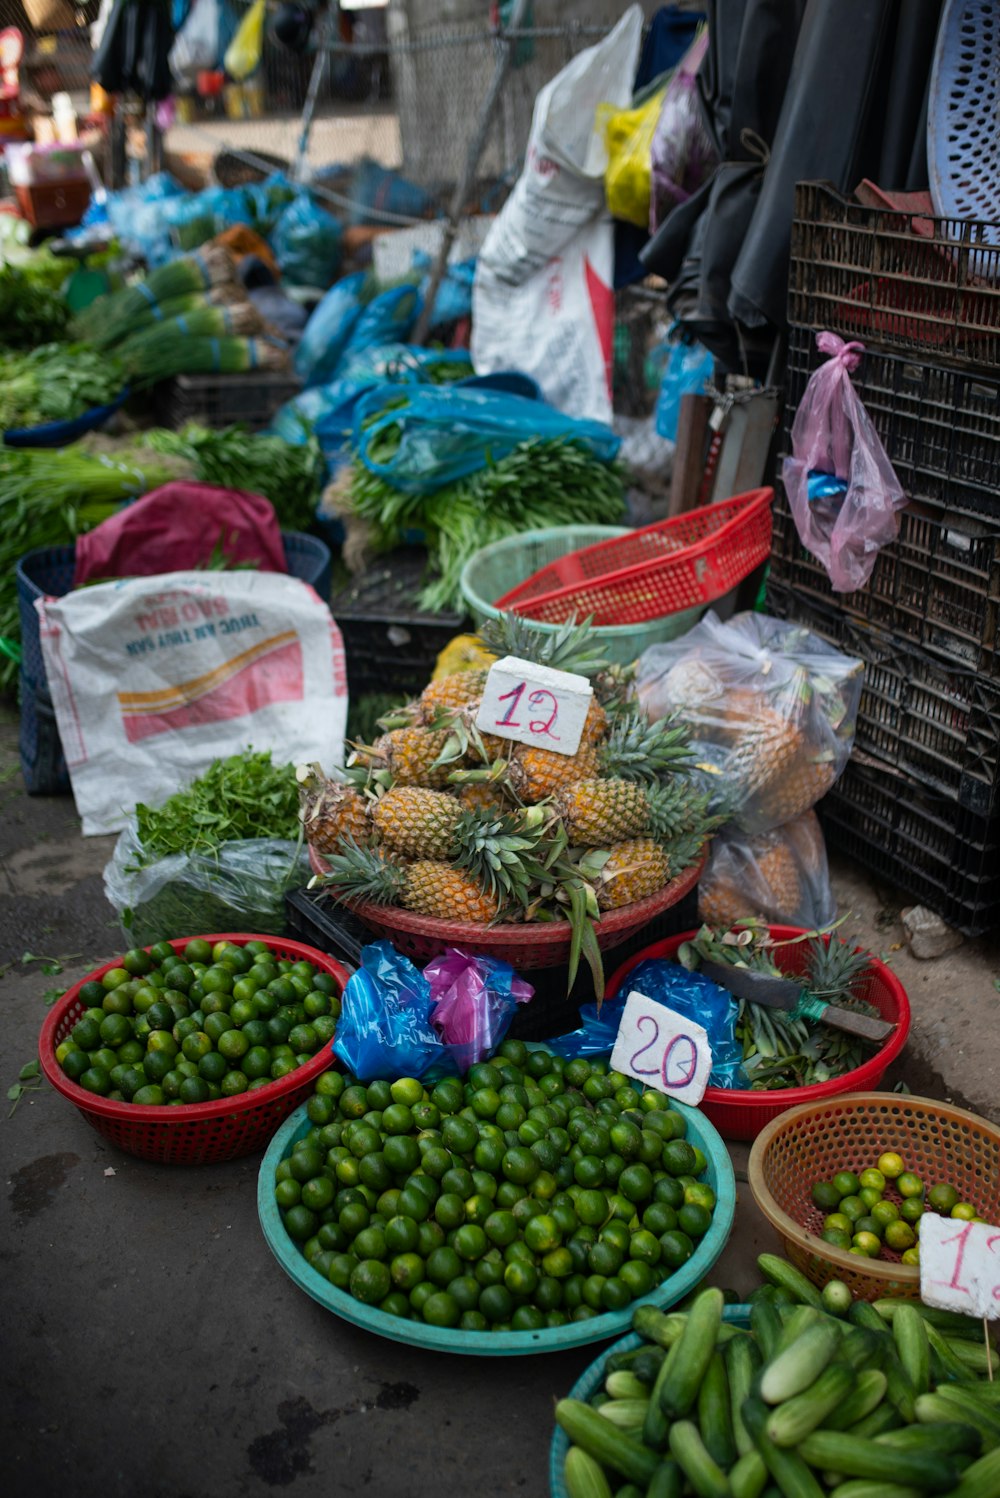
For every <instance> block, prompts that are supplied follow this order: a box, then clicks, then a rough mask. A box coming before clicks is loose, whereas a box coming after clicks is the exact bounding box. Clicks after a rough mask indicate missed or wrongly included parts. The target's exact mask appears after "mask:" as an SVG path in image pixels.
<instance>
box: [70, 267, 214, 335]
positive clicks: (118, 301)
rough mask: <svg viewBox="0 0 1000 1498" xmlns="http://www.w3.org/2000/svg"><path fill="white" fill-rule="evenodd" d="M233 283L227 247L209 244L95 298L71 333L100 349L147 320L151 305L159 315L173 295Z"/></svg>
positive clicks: (196, 292) (198, 291)
mask: <svg viewBox="0 0 1000 1498" xmlns="http://www.w3.org/2000/svg"><path fill="white" fill-rule="evenodd" d="M237 284H238V283H237V279H236V267H235V263H234V261H233V258H232V256H231V255H230V254H229V252H228V250H224V249H222V248H221V247H220V246H218V245H209V246H207V248H206V249H204V250H199V251H197V252H196V253H195V254H193V255H185V256H182V257H181V258H180V259H178V260H171V261H170V262H169V264H167V265H161V266H160V267H159V268H158V269H157V270H154V271H150V273H149V275H148V276H147V277H146V279H145V281H141V282H138V283H137V284H136V285H134V286H127V287H125V289H124V290H122V291H115V292H112V293H111V294H110V295H108V296H102V297H98V298H97V300H96V301H95V302H92V303H91V305H90V306H89V307H88V308H86V310H85V311H83V312H82V313H81V314H80V316H79V317H78V318H77V320H76V323H75V325H74V332H75V333H76V334H78V335H79V336H80V337H83V338H87V339H89V340H90V341H92V342H94V343H96V344H99V346H100V347H102V348H112V347H114V346H115V345H116V344H117V343H119V342H120V341H121V340H122V339H124V338H126V337H127V336H128V335H129V334H130V333H131V332H133V331H134V330H135V329H136V327H139V326H143V325H144V324H145V323H146V322H147V321H148V318H149V312H150V309H151V308H152V309H154V311H155V310H156V309H159V310H160V313H161V315H162V309H163V307H164V304H165V303H167V302H170V301H172V300H174V299H176V298H177V297H185V296H191V295H193V294H196V295H201V294H203V293H204V292H206V291H208V290H209V289H210V288H211V287H215V286H224V285H233V286H236V285H237Z"/></svg>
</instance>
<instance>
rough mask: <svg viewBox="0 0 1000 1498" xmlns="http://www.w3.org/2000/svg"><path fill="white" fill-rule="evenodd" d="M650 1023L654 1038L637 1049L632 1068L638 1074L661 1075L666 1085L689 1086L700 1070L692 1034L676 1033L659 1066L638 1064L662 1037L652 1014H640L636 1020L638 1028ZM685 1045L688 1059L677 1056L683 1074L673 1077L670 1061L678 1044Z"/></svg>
mask: <svg viewBox="0 0 1000 1498" xmlns="http://www.w3.org/2000/svg"><path fill="white" fill-rule="evenodd" d="M649 1025H652V1027H653V1038H652V1040H649V1041H647V1042H646V1044H645V1045H644V1046H640V1048H639V1050H637V1051H636V1052H635V1054H634V1055H633V1056H632V1059H631V1060H630V1062H629V1065H630V1066H631V1068H632V1070H633V1071H634V1072H635V1074H636V1076H640V1077H659V1078H660V1080H661V1082H662V1084H663V1086H664V1087H671V1088H681V1087H687V1086H688V1085H689V1084H690V1083H691V1082H693V1081H694V1074H695V1072H696V1071H697V1070H698V1048H697V1046H696V1045H695V1043H694V1041H693V1040H692V1039H691V1037H690V1035H675V1036H674V1037H673V1038H672V1039H671V1041H670V1043H669V1044H668V1045H667V1046H666V1047H665V1049H664V1052H663V1056H662V1059H661V1061H660V1064H659V1066H652V1067H650V1066H640V1065H639V1064H638V1063H639V1057H640V1056H644V1055H645V1054H646V1052H647V1051H651V1050H652V1049H653V1047H654V1046H655V1045H656V1042H657V1041H658V1040H659V1038H660V1026H659V1023H658V1021H657V1020H656V1019H655V1018H654V1016H653V1015H651V1014H640V1016H639V1018H638V1019H637V1020H636V1029H637V1030H642V1029H643V1028H644V1027H647V1026H649ZM685 1045H686V1046H687V1048H688V1053H687V1057H686V1059H682V1057H680V1056H679V1057H678V1058H677V1060H678V1064H680V1066H681V1068H682V1069H681V1074H680V1075H679V1076H676V1077H671V1076H670V1061H671V1058H672V1057H673V1054H674V1051H675V1050H676V1048H677V1047H678V1046H685Z"/></svg>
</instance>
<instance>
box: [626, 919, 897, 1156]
mask: <svg viewBox="0 0 1000 1498" xmlns="http://www.w3.org/2000/svg"><path fill="white" fill-rule="evenodd" d="M770 929H771V935H772V936H773V937H774V938H775V940H777V941H779V942H783V941H787V942H792V941H793V939H794V938H795V937H798V936H802V935H803V934H804V930H803V928H802V927H800V926H772V927H771V928H770ZM696 935H697V932H696V931H685V932H682V933H681V934H680V935H679V936H671V937H669V938H668V939H667V940H666V941H660V942H655V943H654V944H653V945H652V946H650V947H647V948H646V949H645V951H642V952H637V953H636V954H635V956H634V957H630V958H629V959H628V961H627V962H623V963H622V965H621V967H619V968H618V970H617V971H616V972H615V973H613V974H612V976H611V978H609V980H608V983H607V987H606V990H605V997H606V998H609V999H610V998H614V997H615V996H617V995H618V994H619V993H621V992H622V991H623V990H625V991H626V992H627V984H628V979H629V976H630V975H631V973H632V972H634V970H635V969H636V968H637V967H638V966H639V964H640V962H646V961H648V960H649V959H650V958H657V957H659V958H662V959H663V960H664V961H666V962H676V961H677V953H678V951H679V949H680V948H681V946H683V944H684V943H685V942H686V941H693V940H694V938H695V936H696ZM776 961H777V963H778V966H779V967H780V968H781V969H782V971H783V972H788V973H790V974H795V973H801V972H803V971H804V970H805V966H806V963H807V961H808V944H807V943H805V942H797V943H795V944H794V945H789V946H785V947H780V948H779V949H778V952H777V953H776ZM857 995H858V997H859V998H862V999H864V1000H865V1001H866V1002H867V1003H869V1004H871V1005H873V1006H874V1008H875V1009H877V1010H878V1012H879V1015H880V1017H881V1018H882V1019H884V1020H888V1021H890V1022H891V1023H892V1024H894V1025H895V1027H896V1028H895V1029H894V1030H893V1032H892V1034H891V1035H890V1036H889V1037H888V1039H887V1040H886V1041H885V1043H884V1045H882V1046H880V1047H879V1049H878V1050H877V1051H876V1052H875V1054H874V1055H873V1056H871V1057H870V1058H869V1060H867V1061H866V1062H865V1063H864V1064H863V1065H862V1066H858V1067H855V1068H853V1070H851V1071H848V1072H844V1074H843V1075H842V1076H839V1077H833V1078H832V1079H831V1080H830V1081H828V1082H818V1083H817V1084H816V1085H815V1086H813V1087H784V1088H781V1089H779V1090H777V1091H773V1092H753V1091H750V1090H744V1089H737V1088H734V1089H726V1088H721V1087H709V1088H706V1090H705V1096H704V1097H703V1098H702V1100H701V1104H700V1107H701V1110H702V1112H703V1113H704V1114H705V1115H706V1116H707V1117H708V1118H710V1119H711V1120H712V1122H713V1123H714V1124H715V1126H716V1128H717V1129H718V1130H719V1132H720V1133H721V1134H722V1136H723V1138H725V1139H755V1138H756V1136H757V1135H758V1134H759V1133H760V1131H761V1129H762V1128H763V1127H764V1125H765V1124H769V1123H770V1122H771V1120H772V1119H775V1118H777V1117H778V1115H779V1114H781V1113H784V1112H786V1111H787V1109H789V1108H794V1107H796V1106H797V1105H798V1104H800V1103H812V1102H817V1101H821V1100H822V1099H823V1098H832V1097H839V1096H841V1095H842V1094H843V1093H847V1092H861V1091H865V1090H866V1089H868V1088H872V1087H877V1086H878V1084H879V1082H880V1081H881V1080H882V1077H883V1076H884V1074H885V1071H886V1069H887V1067H888V1066H889V1065H890V1064H891V1062H893V1061H894V1060H895V1059H896V1057H897V1056H898V1055H899V1053H900V1051H901V1050H902V1049H903V1047H904V1045H905V1044H906V1037H907V1036H908V1035H909V1033H910V1004H909V1000H908V999H907V997H906V989H905V988H904V987H903V985H902V983H900V981H899V979H898V978H897V977H896V975H895V973H893V972H892V971H891V970H890V969H889V968H888V967H886V965H885V963H884V962H879V961H878V959H877V958H875V957H873V958H872V960H871V962H870V963H869V965H868V968H867V969H866V971H865V974H864V976H863V979H862V981H861V983H860V984H859V986H858V989H857Z"/></svg>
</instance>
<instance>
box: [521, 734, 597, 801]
mask: <svg viewBox="0 0 1000 1498" xmlns="http://www.w3.org/2000/svg"><path fill="white" fill-rule="evenodd" d="M598 769H599V762H598V758H597V750H596V749H594V748H593V747H592V746H590V745H588V746H587V747H585V748H581V749H578V750H577V752H576V753H575V754H555V753H553V751H552V750H551V749H535V748H533V747H531V746H530V745H524V744H518V745H515V746H513V752H512V757H511V761H510V764H509V766H508V769H507V782H508V784H509V785H510V788H511V790H512V791H513V792H514V794H515V795H516V796H518V797H519V798H520V800H522V801H526V802H528V804H529V805H533V804H534V803H535V802H538V801H544V800H545V799H546V798H547V797H549V796H553V795H555V793H556V791H558V790H560V789H561V787H563V786H567V785H572V784H573V782H574V781H576V780H586V779H591V778H593V777H594V776H596V775H597V773H598Z"/></svg>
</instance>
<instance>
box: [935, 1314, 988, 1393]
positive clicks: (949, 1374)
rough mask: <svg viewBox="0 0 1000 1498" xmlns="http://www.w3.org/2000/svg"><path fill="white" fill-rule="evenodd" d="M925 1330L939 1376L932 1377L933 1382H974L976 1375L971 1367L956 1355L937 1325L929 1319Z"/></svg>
mask: <svg viewBox="0 0 1000 1498" xmlns="http://www.w3.org/2000/svg"><path fill="white" fill-rule="evenodd" d="M924 1331H925V1332H926V1333H927V1341H928V1342H929V1343H930V1349H931V1364H932V1366H933V1367H935V1369H936V1371H937V1375H938V1376H937V1377H936V1378H933V1377H932V1379H931V1383H932V1385H933V1384H940V1383H957V1384H968V1383H974V1382H975V1377H976V1375H975V1374H974V1373H973V1371H972V1369H971V1368H967V1367H966V1366H965V1364H964V1363H963V1362H962V1359H961V1358H958V1357H956V1356H955V1354H954V1353H953V1352H952V1350H951V1347H950V1346H949V1344H948V1340H947V1338H946V1337H943V1336H942V1335H941V1333H940V1332H939V1331H938V1329H937V1327H936V1326H932V1325H931V1323H930V1322H929V1321H925V1322H924Z"/></svg>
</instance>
